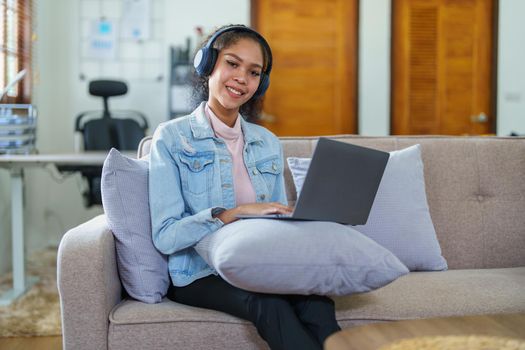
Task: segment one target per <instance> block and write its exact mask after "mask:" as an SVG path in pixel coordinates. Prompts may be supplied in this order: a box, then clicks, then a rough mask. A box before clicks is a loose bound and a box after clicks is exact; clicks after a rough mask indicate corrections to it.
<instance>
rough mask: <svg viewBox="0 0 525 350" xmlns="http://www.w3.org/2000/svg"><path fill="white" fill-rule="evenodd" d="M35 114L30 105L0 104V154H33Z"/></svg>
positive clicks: (33, 108)
mask: <svg viewBox="0 0 525 350" xmlns="http://www.w3.org/2000/svg"><path fill="white" fill-rule="evenodd" d="M36 126H37V112H36V108H35V107H34V106H33V105H30V104H0V154H30V153H34V152H35V141H36Z"/></svg>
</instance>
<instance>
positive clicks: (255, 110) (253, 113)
mask: <svg viewBox="0 0 525 350" xmlns="http://www.w3.org/2000/svg"><path fill="white" fill-rule="evenodd" d="M230 26H232V25H227V26H223V27H220V28H218V29H217V30H216V31H215V32H213V33H212V34H210V35H209V36H208V37H207V38H206V39H205V40H204V41H203V42H202V43H201V44H200V45H199V46H198V47H197V49H196V51H195V53H197V52H198V51H199V50H200V49H201V48H203V47H204V46H205V45H206V43H208V40H209V39H210V38H211V37H212V36H213V35H214V34H215V33H217V32H218V31H220V30H223V29H225V28H228V27H230ZM235 26H237V25H235ZM240 39H251V40H253V41H255V42H257V43H258V44H259V46H260V47H261V51H262V53H263V71H266V69H267V67H268V63H269V62H268V61H269V57H270V56H271V53H269V52H267V51H266V47H265V46H264V45H262V44H261V43H260V39H259V38H258V37H257V35H256V34H255V33H252V32H249V31H242V30H240V31H239V30H232V31H229V32H226V33H223V34H221V35H220V36H219V37H218V38H217V39H216V40H215V42H214V43H213V48H215V49H217V50H218V51H220V50H222V49H225V48H228V47H230V46H232V45H234V44H236V43H237V42H238V41H239V40H240ZM209 78H210V77H209V76H199V75H198V74H197V73H196V72H195V70H193V76H192V85H193V93H192V102H193V105H194V108H196V107H197V106H198V105H199V104H200V103H201V102H202V101H207V100H208V97H209V87H208V80H209ZM262 102H263V96H259V97H255V96H253V97H252V98H250V99H249V100H248V102H246V103H245V104H243V105H242V106H241V108H240V109H239V112H240V113H241V115H242V116H243V117H244V118H245V119H246V120H247V121H250V122H256V121H257V120H258V119H259V116H260V114H261V111H262Z"/></svg>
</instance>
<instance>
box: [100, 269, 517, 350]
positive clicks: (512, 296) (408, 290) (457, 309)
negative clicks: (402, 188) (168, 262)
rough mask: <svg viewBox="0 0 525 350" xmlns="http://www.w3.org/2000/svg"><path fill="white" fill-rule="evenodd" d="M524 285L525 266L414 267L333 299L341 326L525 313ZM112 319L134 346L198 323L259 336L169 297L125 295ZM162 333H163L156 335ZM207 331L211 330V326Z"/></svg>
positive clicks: (245, 325)
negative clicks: (150, 299) (153, 299)
mask: <svg viewBox="0 0 525 350" xmlns="http://www.w3.org/2000/svg"><path fill="white" fill-rule="evenodd" d="M523 290H525V267H518V268H507V269H485V270H449V271H442V272H412V273H410V274H408V275H406V276H403V277H401V278H399V279H397V280H396V281H394V282H393V283H391V284H389V285H388V286H385V287H383V288H380V289H378V290H375V291H372V292H368V293H362V294H354V295H350V296H342V297H334V300H335V303H336V318H337V320H338V322H339V324H340V326H341V327H343V328H346V327H350V326H354V325H358V324H365V323H371V322H381V321H392V320H405V319H417V318H431V317H447V316H464V315H476V314H498V313H523V312H525V294H524V293H522V291H523ZM109 321H110V332H109V342H110V343H113V344H116V343H119V344H121V343H122V344H128V345H129V344H133V343H130V342H131V341H138V340H140V339H146V337H147V339H149V340H150V341H164V339H165V338H169V339H170V340H171V341H173V342H176V341H182V340H181V337H180V334H181V332H182V331H184V334H187V335H188V336H189V335H192V334H193V331H192V330H196V328H195V327H197V326H202V328H203V329H210V332H213V334H216V333H217V337H212V336H211V335H210V338H211V339H214V341H215V340H216V341H222V340H224V338H230V337H231V338H233V339H238V338H240V339H243V340H244V341H245V342H248V344H249V342H250V341H257V340H258V339H259V337H257V336H256V332H255V328H254V327H253V326H252V325H250V323H249V322H248V321H245V320H241V319H239V318H236V317H234V316H231V315H228V314H225V313H222V312H218V311H213V310H206V309H202V308H197V307H191V306H186V305H182V304H179V303H175V302H172V301H170V300H168V299H166V298H165V299H164V300H163V302H162V303H159V304H155V305H145V304H144V303H140V302H137V301H134V300H126V301H124V302H122V303H119V304H118V305H117V306H116V307H115V308H114V309H113V310H112V311H111V313H110V315H109ZM176 330H181V332H176ZM198 330H199V331H200V330H201V328H198ZM211 330H213V331H211ZM221 332H222V333H221ZM157 334H158V335H159V337H156V336H152V335H157ZM206 334H208V335H209V334H210V333H209V332H208V331H206ZM221 334H222V336H219V335H221ZM224 334H228V336H227V337H225V336H224ZM160 335H162V337H161V336H160ZM241 335H242V336H241ZM140 336H143V337H144V338H140ZM157 338H161V340H157ZM182 338H184V339H186V338H185V337H182ZM192 339H193V338H192ZM157 348H158V347H157ZM226 348H228V347H226Z"/></svg>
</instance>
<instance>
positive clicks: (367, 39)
mask: <svg viewBox="0 0 525 350" xmlns="http://www.w3.org/2000/svg"><path fill="white" fill-rule="evenodd" d="M390 13H391V10H390V0H366V1H361V2H360V4H359V73H358V90H357V91H358V103H359V105H358V109H359V111H358V120H359V122H358V124H359V134H361V135H369V136H382V135H388V134H390V31H391V30H390V17H391V15H390Z"/></svg>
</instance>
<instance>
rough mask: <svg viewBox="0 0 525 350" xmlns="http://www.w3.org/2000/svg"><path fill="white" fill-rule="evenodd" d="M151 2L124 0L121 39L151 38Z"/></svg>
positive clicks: (148, 0) (145, 0)
mask: <svg viewBox="0 0 525 350" xmlns="http://www.w3.org/2000/svg"><path fill="white" fill-rule="evenodd" d="M150 12H151V4H150V0H124V1H123V2H122V18H121V23H120V26H121V31H120V33H121V37H122V38H125V39H135V40H147V39H149V37H150Z"/></svg>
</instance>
